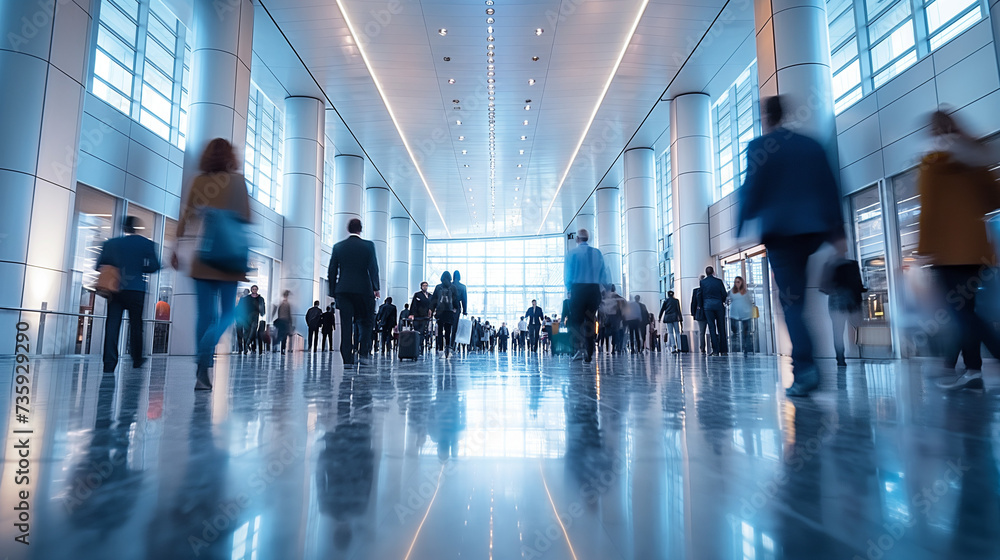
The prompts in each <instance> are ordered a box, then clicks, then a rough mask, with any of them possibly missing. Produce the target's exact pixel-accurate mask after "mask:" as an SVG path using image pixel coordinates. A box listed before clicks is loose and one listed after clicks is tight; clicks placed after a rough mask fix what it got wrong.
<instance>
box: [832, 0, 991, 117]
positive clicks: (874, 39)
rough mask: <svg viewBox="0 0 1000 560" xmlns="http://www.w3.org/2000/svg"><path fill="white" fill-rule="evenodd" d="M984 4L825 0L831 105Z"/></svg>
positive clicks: (869, 85)
mask: <svg viewBox="0 0 1000 560" xmlns="http://www.w3.org/2000/svg"><path fill="white" fill-rule="evenodd" d="M985 10H986V7H985V6H984V5H983V3H982V2H981V1H980V0H895V1H887V0H827V3H826V15H827V21H828V22H829V30H830V53H831V63H832V64H831V69H832V71H833V96H834V104H835V109H836V111H837V112H838V113H839V112H840V111H843V110H844V109H846V108H847V107H850V106H851V105H853V104H854V103H855V102H856V101H858V100H859V99H861V98H862V97H863V96H864V95H866V94H867V93H870V92H871V91H872V90H873V89H875V88H878V87H879V86H881V85H882V84H884V83H886V82H887V81H889V80H890V79H892V77H893V76H895V75H897V74H899V73H900V72H902V71H903V70H905V69H907V68H909V67H910V66H912V65H913V64H914V63H916V62H917V60H919V59H920V58H922V57H924V56H926V55H927V54H929V53H930V52H932V51H934V50H935V49H937V48H938V47H940V46H941V45H943V44H945V43H947V42H948V41H949V40H951V39H952V38H954V37H955V36H957V35H958V34H959V33H961V32H962V31H964V30H965V29H968V28H969V27H970V26H972V25H973V24H975V23H976V22H978V21H979V20H981V19H983V17H985V13H986V11H985ZM859 29H860V30H862V32H861V33H858V30H859Z"/></svg>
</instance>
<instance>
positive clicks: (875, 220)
mask: <svg viewBox="0 0 1000 560" xmlns="http://www.w3.org/2000/svg"><path fill="white" fill-rule="evenodd" d="M851 212H852V216H853V220H854V240H855V254H856V255H857V257H858V261H859V262H860V264H861V280H862V282H864V285H865V287H866V288H868V291H867V292H865V294H864V295H865V299H864V302H863V306H862V309H861V319H862V323H861V328H860V329H858V340H857V342H858V349H859V351H860V353H861V357H862V358H888V357H891V356H892V332H891V330H890V319H891V317H890V315H891V312H890V309H891V306H890V301H889V297H890V292H889V272H888V270H889V269H888V265H887V261H886V243H885V229H884V216H883V213H882V201H881V198H880V197H879V189H878V186H873V187H869V188H867V189H865V190H863V191H861V192H859V193H857V194H855V195H853V196H851Z"/></svg>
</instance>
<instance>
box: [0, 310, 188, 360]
mask: <svg viewBox="0 0 1000 560" xmlns="http://www.w3.org/2000/svg"><path fill="white" fill-rule="evenodd" d="M0 312H13V313H31V314H38V323H37V330H35V332H34V334H33V335H32V339H33V340H34V341H35V343H34V345H33V346H34V347H33V348H32V350H33V352H32V353H33V354H36V355H43V354H45V350H46V348H49V349H50V352H49V354H51V355H66V354H68V355H87V354H93V353H95V352H99V351H100V348H101V342H102V340H103V336H101V337H100V339H101V340H96V342H97V346H96V347H95V346H94V343H95V340H94V338H95V337H94V336H93V335H94V322H95V321H106V320H107V318H108V317H107V315H95V314H92V313H74V312H71V311H59V310H56V309H49V308H48V307H47V305H46V303H45V302H43V303H42V308H41V309H31V308H27V307H6V306H0ZM129 321H131V318H130V317H123V318H122V326H123V327H125V328H124V332H125V336H122V337H121V338H120V339H119V345H120V346H121V348H120V349H119V350H120V351H124V348H125V347H126V345H127V343H128V328H127V324H128V322H129ZM53 323H55V324H54V325H53ZM143 323H144V324H152V328H151V329H148V330H146V334H145V335H144V336H152V337H153V341H152V342H153V343H152V345H147V347H148V350H150V351H152V352H153V353H165V352H166V349H165V348H161V349H160V351H157V349H158V345H157V337H163V339H164V340H163V343H162V344H161V345H160V346H161V347H162V346H164V345H165V344H166V340H167V338H166V337H167V336H169V331H170V325H171V324H172V321H163V320H158V319H143ZM159 325H165V326H166V329H165V330H164V329H160V328H157V327H158V326H159ZM32 326H33V327H34V326H35V325H32ZM47 331H48V332H47ZM52 333H55V334H52ZM101 334H103V333H101ZM53 344H54V345H55V348H54V349H53V347H52V345H53Z"/></svg>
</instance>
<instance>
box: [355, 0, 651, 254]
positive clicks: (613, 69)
mask: <svg viewBox="0 0 1000 560" xmlns="http://www.w3.org/2000/svg"><path fill="white" fill-rule="evenodd" d="M338 1H339V0H338ZM648 5H649V0H642V5H641V6H639V12H638V13H637V14H636V15H635V21H633V22H632V28H631V29H629V32H628V33H627V34H626V35H625V43H624V44H623V45H622V50H621V52H619V53H618V59H617V60H615V64H614V66H612V67H611V74H610V75H609V76H608V79H607V81H606V82H605V83H604V90H603V91H602V92H601V95H600V96H598V98H597V103H595V104H594V110H593V111H591V113H590V119H589V120H588V121H587V126H585V127H584V128H583V134H581V135H580V141H579V142H577V144H576V149H574V150H573V155H572V156H571V157H570V158H569V163H568V164H567V165H566V170H565V171H563V175H562V179H559V186H557V187H556V192H555V193H554V194H553V195H552V201H551V202H549V207H548V208H547V209H546V210H545V214H544V215H542V221H541V222H540V223H539V225H538V233H537V234H536V235H541V234H542V230H543V229H545V222H546V220H548V219H549V213H550V212H552V207H553V206H555V204H556V198H557V197H558V196H559V191H561V190H562V188H563V184H565V183H566V177H568V176H569V171H570V169H571V168H572V167H573V162H574V161H575V160H576V156H577V155H579V153H580V148H582V147H583V141H584V140H586V139H587V133H588V132H589V131H590V127H591V126H593V125H594V119H595V118H597V112H598V111H599V110H600V109H601V104H602V103H604V97H605V96H606V95H607V94H608V89H610V88H611V81H612V80H613V79H614V77H615V74H617V73H618V67H619V66H621V64H622V60H623V59H624V58H625V52H626V51H628V46H629V43H631V42H632V36H633V35H635V30H636V29H637V28H638V27H639V20H641V19H642V14H644V13H645V12H646V6H648ZM529 202H530V201H529Z"/></svg>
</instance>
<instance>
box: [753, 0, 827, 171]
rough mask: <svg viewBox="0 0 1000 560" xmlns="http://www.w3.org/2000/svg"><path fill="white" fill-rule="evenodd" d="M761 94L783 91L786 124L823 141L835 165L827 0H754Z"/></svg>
mask: <svg viewBox="0 0 1000 560" xmlns="http://www.w3.org/2000/svg"><path fill="white" fill-rule="evenodd" d="M754 20H755V23H756V30H757V76H758V78H759V81H760V98H761V99H764V98H767V97H771V96H774V95H781V96H783V97H784V101H785V105H784V109H785V116H786V126H788V127H789V128H791V129H793V130H795V131H797V132H799V133H801V134H805V135H807V136H810V137H812V138H815V139H816V140H817V141H819V143H820V144H822V145H823V146H824V147H826V150H827V154H828V157H829V158H830V162H831V163H832V164H833V168H834V169H838V166H837V123H836V119H835V116H836V115H835V113H834V111H833V88H832V85H831V80H832V78H831V76H830V37H829V27H828V24H827V21H826V2H821V1H818V0H755V9H754Z"/></svg>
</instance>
